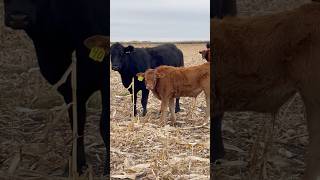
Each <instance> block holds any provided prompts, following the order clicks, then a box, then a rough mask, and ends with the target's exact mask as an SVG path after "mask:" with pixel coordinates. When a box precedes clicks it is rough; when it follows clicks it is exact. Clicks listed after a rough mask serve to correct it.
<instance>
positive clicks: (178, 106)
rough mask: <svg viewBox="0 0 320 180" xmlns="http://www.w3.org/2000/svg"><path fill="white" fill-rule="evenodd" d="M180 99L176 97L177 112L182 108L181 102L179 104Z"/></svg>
mask: <svg viewBox="0 0 320 180" xmlns="http://www.w3.org/2000/svg"><path fill="white" fill-rule="evenodd" d="M179 99H180V98H176V109H175V112H176V113H177V112H179V111H180V110H181V109H180V104H179Z"/></svg>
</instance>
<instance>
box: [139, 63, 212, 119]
mask: <svg viewBox="0 0 320 180" xmlns="http://www.w3.org/2000/svg"><path fill="white" fill-rule="evenodd" d="M137 76H142V77H144V79H145V84H146V87H147V89H149V90H151V91H152V92H153V94H154V95H155V96H156V97H157V98H158V99H159V100H161V117H160V122H161V123H163V124H166V121H165V117H166V109H167V107H168V105H169V109H170V113H171V122H172V124H175V121H176V115H175V113H174V98H175V97H197V96H198V95H199V94H200V93H201V92H202V91H204V93H205V96H206V104H207V109H206V118H209V112H210V63H205V64H202V65H198V66H192V67H172V66H159V67H158V68H156V69H148V70H147V71H146V72H145V73H138V74H137Z"/></svg>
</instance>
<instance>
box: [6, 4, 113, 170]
mask: <svg viewBox="0 0 320 180" xmlns="http://www.w3.org/2000/svg"><path fill="white" fill-rule="evenodd" d="M109 7H110V5H109V1H106V0H90V1H87V0H23V1H21V0H4V8H5V24H6V25H7V26H9V27H11V28H13V29H24V30H25V32H26V33H27V34H28V36H29V37H30V38H31V39H32V41H33V44H34V47H35V50H36V54H37V59H38V63H39V66H40V71H41V73H42V75H43V76H44V77H45V79H46V80H47V81H48V82H49V83H50V84H55V83H57V82H58V80H59V79H60V78H61V77H62V75H63V74H64V73H65V71H66V70H67V68H68V67H69V65H70V63H71V57H72V53H73V52H74V51H75V54H76V58H77V78H78V79H77V108H78V112H77V113H78V114H77V117H78V135H79V137H78V140H77V141H78V142H77V143H78V157H77V159H78V164H77V169H78V172H79V173H81V172H82V170H81V169H82V167H83V166H85V165H86V160H85V152H84V144H83V143H84V142H83V134H84V126H85V121H86V101H87V99H88V98H89V97H90V96H91V95H92V94H93V93H94V92H95V91H98V90H99V91H100V92H101V95H102V115H101V123H100V133H101V136H102V138H103V141H104V143H105V146H106V150H107V153H106V158H105V161H104V162H105V164H104V174H105V175H107V174H109V170H110V168H109V159H110V157H109V153H108V152H109V151H108V150H109V126H110V125H109V121H108V115H109V87H108V84H109V78H108V77H109V68H108V67H109V63H108V62H107V60H105V59H104V60H103V61H102V62H97V61H93V60H92V59H90V58H89V57H88V55H89V50H88V49H87V48H86V47H85V46H84V45H83V41H84V40H85V39H86V38H87V37H89V36H92V35H95V34H101V35H105V36H109V34H110V20H109V17H110V15H109V11H110V10H109V9H110V8H109ZM58 91H59V93H60V94H62V96H63V97H64V100H65V102H66V103H67V104H69V103H71V102H72V91H71V80H70V75H69V77H68V79H67V81H66V82H65V83H64V84H62V85H61V86H60V87H59V88H58ZM69 117H70V123H71V127H72V108H70V109H69Z"/></svg>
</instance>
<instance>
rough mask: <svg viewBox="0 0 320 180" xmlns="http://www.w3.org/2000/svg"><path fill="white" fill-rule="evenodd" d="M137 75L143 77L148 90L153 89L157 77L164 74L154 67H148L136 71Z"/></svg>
mask: <svg viewBox="0 0 320 180" xmlns="http://www.w3.org/2000/svg"><path fill="white" fill-rule="evenodd" d="M137 76H138V77H139V76H141V77H143V78H144V83H145V84H146V88H147V89H148V90H153V89H154V88H155V86H156V85H157V80H158V78H162V77H164V74H163V73H161V72H159V71H157V70H155V69H148V70H147V71H146V72H144V73H138V74H137Z"/></svg>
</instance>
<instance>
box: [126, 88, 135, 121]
mask: <svg viewBox="0 0 320 180" xmlns="http://www.w3.org/2000/svg"><path fill="white" fill-rule="evenodd" d="M128 90H129V92H130V94H131V95H132V94H133V93H134V101H133V104H134V105H133V106H134V107H133V108H134V116H136V115H137V93H136V92H137V91H136V90H134V92H132V88H129V89H128ZM131 103H132V97H131ZM131 107H132V106H131Z"/></svg>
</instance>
